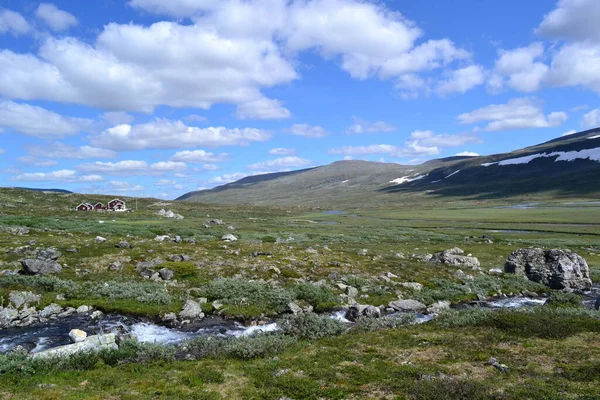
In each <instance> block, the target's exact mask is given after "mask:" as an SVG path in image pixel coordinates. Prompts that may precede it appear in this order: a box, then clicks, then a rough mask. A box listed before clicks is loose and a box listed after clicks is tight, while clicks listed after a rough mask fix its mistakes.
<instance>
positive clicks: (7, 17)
mask: <svg viewBox="0 0 600 400" xmlns="http://www.w3.org/2000/svg"><path fill="white" fill-rule="evenodd" d="M31 30H32V28H31V25H29V22H27V20H26V19H25V18H23V16H22V15H21V14H19V13H18V12H15V11H11V10H7V9H2V8H0V34H4V33H11V34H13V35H15V36H19V35H24V34H26V33H29V32H30V31H31Z"/></svg>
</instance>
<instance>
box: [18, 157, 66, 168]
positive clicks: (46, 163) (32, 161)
mask: <svg viewBox="0 0 600 400" xmlns="http://www.w3.org/2000/svg"><path fill="white" fill-rule="evenodd" d="M18 160H19V162H20V163H22V164H27V165H30V166H33V167H54V166H55V165H58V161H55V160H43V159H39V158H37V157H33V156H21V157H19V158H18Z"/></svg>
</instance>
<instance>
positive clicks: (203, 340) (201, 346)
mask: <svg viewBox="0 0 600 400" xmlns="http://www.w3.org/2000/svg"><path fill="white" fill-rule="evenodd" d="M295 342H296V339H295V338H293V337H289V336H284V335H281V334H261V335H256V336H249V337H238V338H218V337H202V336H200V337H197V338H194V339H191V340H189V341H187V342H185V343H184V345H183V349H184V351H185V352H186V353H188V354H190V355H191V356H193V357H194V358H197V359H198V358H206V357H210V358H222V357H232V358H239V359H244V360H245V359H251V358H256V357H264V356H267V355H271V354H277V353H280V352H282V351H283V350H285V349H286V348H287V347H289V346H291V345H292V344H294V343H295Z"/></svg>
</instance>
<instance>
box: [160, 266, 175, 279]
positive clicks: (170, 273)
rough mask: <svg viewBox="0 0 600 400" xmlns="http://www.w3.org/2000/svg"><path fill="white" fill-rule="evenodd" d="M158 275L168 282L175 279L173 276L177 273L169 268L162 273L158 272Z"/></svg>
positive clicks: (161, 271)
mask: <svg viewBox="0 0 600 400" xmlns="http://www.w3.org/2000/svg"><path fill="white" fill-rule="evenodd" d="M158 274H159V275H160V277H161V278H162V279H164V280H165V281H168V280H171V279H173V275H174V274H175V273H174V272H173V271H172V270H170V269H168V268H163V269H161V270H160V271H158Z"/></svg>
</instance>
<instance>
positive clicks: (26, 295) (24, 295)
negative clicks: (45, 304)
mask: <svg viewBox="0 0 600 400" xmlns="http://www.w3.org/2000/svg"><path fill="white" fill-rule="evenodd" d="M40 297H41V296H40V295H39V294H35V293H32V292H19V291H12V292H10V294H9V295H8V301H9V302H10V303H11V304H12V305H13V306H14V307H15V308H16V309H19V308H21V307H27V306H28V305H30V304H39V302H40Z"/></svg>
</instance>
